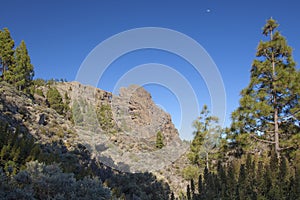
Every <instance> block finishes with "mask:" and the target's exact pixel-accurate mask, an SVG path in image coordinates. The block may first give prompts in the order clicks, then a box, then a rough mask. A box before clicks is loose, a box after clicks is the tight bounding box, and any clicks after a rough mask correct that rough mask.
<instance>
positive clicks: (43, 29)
mask: <svg viewBox="0 0 300 200" xmlns="http://www.w3.org/2000/svg"><path fill="white" fill-rule="evenodd" d="M299 8H300V3H299V2H298V1H297V0H287V1H277V0H273V1H271V0H265V1H256V0H251V1H250V0H249V1H238V0H235V1H233V0H228V1H227V0H198V1H158V0H154V1H141V0H137V1H133V0H131V1H121V0H120V1H108V0H107V1H103V0H101V1H100V0H99V1H96V0H95V1H92V0H87V1H83V0H73V1H71V0H69V1H66V0H60V1H59V0H52V1H38V0H28V1H18V0H10V1H3V2H2V3H1V16H0V28H4V27H8V28H9V30H10V31H11V34H12V37H13V38H14V39H15V42H16V45H18V44H19V43H20V41H21V40H22V39H23V40H25V42H26V44H27V48H28V50H29V54H30V56H31V59H32V63H33V65H34V67H35V78H38V77H41V78H45V79H50V78H66V79H67V80H69V81H72V80H75V77H76V74H77V71H78V69H79V67H80V65H81V63H82V62H83V61H84V59H85V58H86V56H87V55H88V54H89V53H90V52H91V51H92V50H93V49H94V48H95V47H96V46H97V45H98V44H99V43H101V42H102V41H104V40H105V39H107V38H109V37H111V36H113V35H115V34H118V33H120V32H122V31H126V30H129V29H133V28H141V27H163V28H168V29H172V30H175V31H178V32H181V33H183V34H186V35H187V36H189V37H191V38H193V39H194V40H196V41H197V42H198V43H199V44H200V45H202V46H203V47H204V48H205V50H206V51H207V52H208V53H209V55H210V56H211V58H212V59H213V61H214V62H215V64H216V65H217V67H218V69H219V71H220V73H221V76H222V78H223V82H224V86H225V89H226V96H227V115H226V122H225V125H228V124H229V123H230V120H229V118H230V117H229V116H230V113H231V112H232V111H233V110H234V109H235V108H236V107H237V106H238V101H239V92H240V91H241V89H243V88H244V87H245V86H246V85H247V84H248V81H249V71H250V67H251V63H252V61H253V59H254V58H255V50H256V46H257V44H258V42H259V41H260V40H261V39H264V38H263V36H262V34H261V28H262V26H263V25H264V23H265V21H266V19H268V18H270V17H271V16H272V17H273V18H275V19H276V20H277V21H278V22H279V24H280V27H279V30H280V31H281V33H282V34H283V35H284V36H286V37H287V40H288V43H289V45H291V46H292V47H293V48H294V59H295V60H296V62H297V61H298V63H299V62H300V40H299V36H300V27H299V21H298V19H300V12H299ZM145 63H161V64H164V65H168V66H171V67H172V68H174V69H175V70H177V71H178V72H179V73H181V74H182V75H184V76H185V78H186V79H187V80H189V81H190V84H191V85H192V87H193V89H194V90H195V92H196V95H197V98H198V103H199V104H200V107H201V106H202V105H203V104H208V105H209V106H210V101H211V100H210V96H209V92H208V90H207V88H206V85H205V82H204V81H203V79H202V77H201V76H200V75H199V74H197V73H196V72H195V70H194V69H193V67H192V66H191V65H190V64H189V63H188V62H187V61H186V60H184V59H182V58H180V57H179V56H177V55H174V54H172V53H168V52H164V51H161V50H155V49H146V50H139V51H134V52H131V53H128V54H126V55H123V56H121V57H120V58H119V59H117V60H115V62H113V63H112V64H111V66H110V67H109V69H108V70H107V71H106V72H105V74H104V76H103V78H102V79H101V81H100V82H99V85H98V87H100V88H102V89H105V90H109V91H112V90H113V88H114V85H115V83H116V81H117V80H118V79H119V78H120V77H121V76H122V75H124V74H125V73H126V72H127V71H128V70H130V69H131V68H133V67H135V66H138V65H142V64H145ZM145 88H146V89H147V90H148V91H150V92H151V94H152V97H153V99H154V100H155V102H156V103H157V104H159V105H160V106H161V107H163V108H164V109H165V110H167V112H169V113H170V114H171V115H172V118H173V121H174V123H175V125H176V126H177V127H178V128H179V126H180V123H181V121H180V112H181V111H180V107H179V103H178V99H176V97H175V96H174V94H173V93H172V91H170V90H168V88H166V87H162V86H159V85H154V84H152V85H151V84H150V85H146V86H145ZM186 98H189V97H186ZM195 109H197V108H195ZM182 120H183V121H184V119H182ZM184 123H185V124H186V125H188V124H191V122H189V121H188V122H186V121H185V122H184Z"/></svg>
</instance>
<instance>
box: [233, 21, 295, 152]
mask: <svg viewBox="0 0 300 200" xmlns="http://www.w3.org/2000/svg"><path fill="white" fill-rule="evenodd" d="M277 27H278V24H277V22H276V21H275V20H274V19H272V18H271V19H269V20H268V21H267V23H266V25H265V26H264V27H263V34H264V35H265V36H266V37H269V40H267V41H260V42H259V45H258V47H257V52H256V56H257V59H255V60H254V62H253V64H252V68H251V80H250V83H249V85H248V86H247V87H246V88H245V89H243V90H242V92H241V96H242V97H241V99H240V106H239V108H238V109H237V110H236V111H235V112H233V113H232V119H233V123H232V131H233V132H234V135H233V137H232V138H231V139H232V140H233V141H234V142H236V143H237V144H243V143H246V144H247V143H249V138H251V139H252V140H255V141H257V142H263V143H267V144H272V145H274V150H275V152H276V154H277V156H278V157H279V156H280V151H281V149H282V148H283V146H282V145H281V140H287V139H289V138H290V137H291V136H292V135H293V134H297V131H296V130H297V129H298V130H299V126H298V127H297V125H296V124H297V123H299V112H300V110H299V105H300V104H299V99H300V79H299V77H300V76H299V74H300V73H299V71H297V70H296V68H295V62H294V60H293V57H292V48H291V47H290V46H288V45H287V41H286V39H285V38H284V37H283V36H282V35H281V34H280V33H279V31H277V30H276V28H277ZM245 134H246V135H245Z"/></svg>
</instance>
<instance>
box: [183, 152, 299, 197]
mask: <svg viewBox="0 0 300 200" xmlns="http://www.w3.org/2000/svg"><path fill="white" fill-rule="evenodd" d="M299 164H300V163H297V164H291V163H290V162H289V161H288V160H287V158H285V157H282V158H281V160H278V159H277V156H276V154H272V155H270V159H268V160H260V159H259V158H258V157H257V156H251V155H249V154H248V155H247V156H246V158H245V157H244V158H243V159H241V160H238V159H236V160H233V161H231V162H228V163H226V164H222V163H221V162H219V163H218V166H217V169H216V171H215V172H212V171H209V170H208V169H207V168H205V169H204V172H203V174H201V175H200V176H199V178H198V180H195V181H197V190H195V189H194V188H195V187H196V186H195V185H194V180H191V183H190V186H189V187H188V188H187V195H186V196H187V199H193V200H197V199H199V200H200V199H228V200H232V199H272V200H283V199H290V200H297V199H300V165H299ZM190 188H191V189H190Z"/></svg>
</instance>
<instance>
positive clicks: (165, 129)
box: [0, 82, 188, 192]
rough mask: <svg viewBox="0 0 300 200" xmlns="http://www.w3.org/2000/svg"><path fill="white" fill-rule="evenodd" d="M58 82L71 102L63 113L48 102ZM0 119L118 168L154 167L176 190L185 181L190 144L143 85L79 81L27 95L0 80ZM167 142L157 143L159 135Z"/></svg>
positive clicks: (44, 140) (147, 169)
mask: <svg viewBox="0 0 300 200" xmlns="http://www.w3.org/2000/svg"><path fill="white" fill-rule="evenodd" d="M50 87H55V88H57V90H58V91H59V93H60V94H61V96H62V97H63V101H64V103H65V104H66V105H67V106H68V107H69V109H70V111H69V114H68V115H69V116H67V117H66V116H62V115H59V114H58V113H57V112H55V111H54V110H53V109H51V108H49V107H48V102H47V99H46V97H45V96H46V94H47V91H48V90H49V88H50ZM0 89H1V96H0V99H1V101H0V103H1V104H0V109H1V114H0V119H2V120H4V121H9V123H10V124H12V125H13V124H21V126H22V127H23V128H24V129H27V130H29V132H30V133H31V134H32V135H33V136H34V137H35V138H36V139H37V140H38V141H39V142H41V143H47V142H49V141H51V142H53V141H60V142H63V143H64V144H65V145H66V147H68V148H70V149H72V148H73V147H74V146H76V144H83V145H84V146H85V147H86V148H87V149H88V150H89V151H90V153H91V155H92V158H94V159H96V160H98V161H99V162H101V163H103V164H104V165H106V166H108V167H111V168H113V169H115V170H117V171H120V172H153V173H154V174H156V175H157V176H158V177H160V178H161V179H164V180H165V181H167V182H168V183H169V184H170V186H171V187H172V189H173V190H174V191H175V192H178V191H179V190H181V189H182V190H184V186H185V185H186V183H185V181H184V180H183V178H182V176H181V169H183V168H184V166H185V165H186V163H187V161H186V158H185V156H184V154H185V152H186V151H187V149H188V144H186V143H184V142H182V141H181V140H180V138H179V134H178V131H177V130H176V128H175V126H174V124H173V123H172V120H171V116H170V115H169V114H168V113H166V112H164V111H163V110H162V109H160V108H159V107H158V106H156V104H155V103H154V102H153V101H152V98H151V95H150V94H149V93H148V92H147V91H146V90H145V89H143V88H142V87H139V86H136V85H133V86H130V87H128V88H122V89H121V90H120V92H119V93H120V94H119V95H118V96H115V95H113V94H111V93H110V92H106V91H103V90H100V89H98V88H94V87H91V86H85V85H82V84H80V83H78V82H65V83H55V84H54V85H51V86H40V87H39V88H37V89H39V90H40V91H42V94H39V95H37V94H36V95H35V97H34V98H29V97H28V96H26V95H21V93H18V92H16V91H14V90H11V89H10V88H9V87H7V86H6V85H5V84H4V85H3V84H2V85H1V88H0ZM158 132H161V133H162V135H163V142H164V147H163V148H161V149H159V148H157V147H156V135H157V133H158Z"/></svg>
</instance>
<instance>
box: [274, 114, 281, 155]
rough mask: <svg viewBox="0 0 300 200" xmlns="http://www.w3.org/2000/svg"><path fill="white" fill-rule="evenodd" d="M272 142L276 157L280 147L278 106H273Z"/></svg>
mask: <svg viewBox="0 0 300 200" xmlns="http://www.w3.org/2000/svg"><path fill="white" fill-rule="evenodd" d="M274 142H275V152H276V155H277V158H279V157H280V154H279V151H280V147H279V127H278V108H275V112H274Z"/></svg>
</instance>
